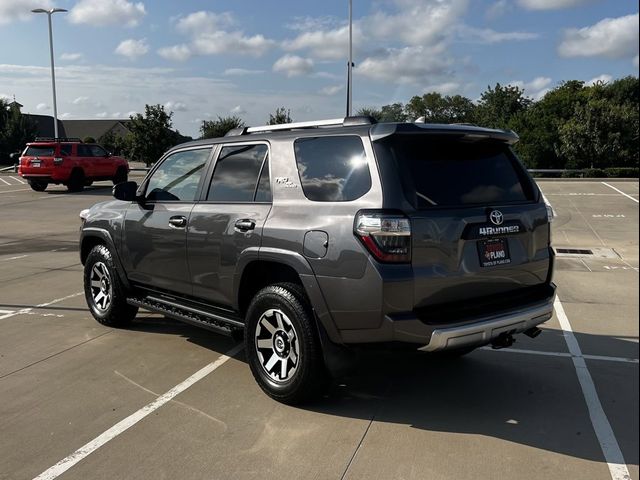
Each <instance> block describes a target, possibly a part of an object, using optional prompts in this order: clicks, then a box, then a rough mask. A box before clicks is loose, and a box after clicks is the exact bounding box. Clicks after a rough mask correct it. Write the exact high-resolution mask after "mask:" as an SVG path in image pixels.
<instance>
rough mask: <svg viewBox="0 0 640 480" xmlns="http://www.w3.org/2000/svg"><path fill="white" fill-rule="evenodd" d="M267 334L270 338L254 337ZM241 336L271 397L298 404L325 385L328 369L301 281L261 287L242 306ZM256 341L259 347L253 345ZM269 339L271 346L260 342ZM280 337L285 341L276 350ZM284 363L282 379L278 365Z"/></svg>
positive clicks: (256, 374) (251, 363)
mask: <svg viewBox="0 0 640 480" xmlns="http://www.w3.org/2000/svg"><path fill="white" fill-rule="evenodd" d="M264 322H268V323H269V325H271V327H272V328H273V330H271V329H268V328H265V327H264V325H265V323H264ZM269 335H271V337H270V338H259V337H262V336H266V337H269ZM283 339H284V340H283ZM244 341H245V352H246V356H247V361H248V363H249V367H250V368H251V373H252V374H253V377H254V378H255V379H256V382H257V383H258V385H259V386H260V388H262V390H263V391H264V392H265V393H266V394H267V395H269V396H270V397H271V398H273V399H274V400H277V401H279V402H282V403H286V404H288V405H294V404H300V403H303V402H305V401H309V400H311V399H313V398H315V397H317V396H319V395H320V394H322V393H323V392H324V390H325V389H326V388H327V386H328V384H329V374H328V372H327V369H326V367H325V365H324V359H323V356H322V347H321V345H320V339H319V338H318V331H317V328H316V325H315V321H314V319H313V314H312V312H311V308H310V306H309V303H308V300H307V298H306V295H305V294H304V291H303V290H302V288H301V287H300V286H298V285H296V284H292V283H279V284H275V285H270V286H268V287H265V288H263V289H262V290H260V291H259V292H258V293H257V294H256V295H255V297H254V298H253V300H252V301H251V304H250V305H249V309H248V310H247V316H246V327H245V335H244ZM261 342H262V343H263V347H259V346H258V345H259V344H260V343H261ZM269 342H272V345H273V346H272V347H271V348H269V347H264V344H265V343H269ZM279 343H280V344H282V343H284V344H285V345H284V346H283V347H282V350H281V351H278V350H277V349H278V347H277V345H278V344H279ZM285 356H286V357H285ZM294 356H295V358H296V360H294ZM274 359H275V363H273V362H274ZM270 364H271V368H270V369H269V370H268V367H269V365H270ZM283 364H284V365H285V366H284V367H283ZM279 368H280V371H279V372H278V371H277V370H278V369H279ZM287 369H289V370H288V371H287V374H286V375H284V379H283V375H282V371H283V370H287ZM290 372H291V373H290ZM289 373H290V374H289ZM275 377H279V378H275Z"/></svg>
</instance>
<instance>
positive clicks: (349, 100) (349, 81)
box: [347, 0, 353, 117]
mask: <svg viewBox="0 0 640 480" xmlns="http://www.w3.org/2000/svg"><path fill="white" fill-rule="evenodd" d="M352 86H353V0H349V63H348V65H347V117H350V116H351V112H352V108H353V88H352Z"/></svg>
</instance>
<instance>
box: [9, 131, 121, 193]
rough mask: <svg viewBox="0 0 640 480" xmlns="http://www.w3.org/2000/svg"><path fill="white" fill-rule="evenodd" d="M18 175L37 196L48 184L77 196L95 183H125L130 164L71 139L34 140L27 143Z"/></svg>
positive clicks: (93, 144)
mask: <svg viewBox="0 0 640 480" xmlns="http://www.w3.org/2000/svg"><path fill="white" fill-rule="evenodd" d="M18 173H19V174H20V176H21V177H23V178H24V179H25V180H27V181H28V182H29V185H30V186H31V188H32V189H33V190H35V191H36V192H43V191H44V190H45V189H46V188H47V186H48V185H49V184H50V183H54V184H56V185H60V184H62V185H66V187H67V188H68V189H69V191H70V192H79V191H82V190H83V189H84V187H85V186H87V185H91V184H92V183H93V182H94V181H99V180H111V181H113V184H114V185H116V184H118V183H121V182H126V181H127V179H128V176H129V163H128V162H127V161H126V160H125V159H124V158H121V157H117V156H113V155H111V153H109V152H108V151H107V150H105V149H104V148H103V147H101V146H100V145H98V144H96V143H83V142H82V141H80V139H72V138H57V139H56V138H36V140H35V141H34V142H31V143H27V147H26V148H25V150H24V152H23V153H22V156H21V157H20V163H19V166H18Z"/></svg>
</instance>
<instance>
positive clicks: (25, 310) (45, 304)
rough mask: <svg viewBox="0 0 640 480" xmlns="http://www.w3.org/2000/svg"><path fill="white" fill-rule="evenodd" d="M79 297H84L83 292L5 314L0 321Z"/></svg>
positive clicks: (0, 317) (0, 316)
mask: <svg viewBox="0 0 640 480" xmlns="http://www.w3.org/2000/svg"><path fill="white" fill-rule="evenodd" d="M80 295H84V292H76V293H72V294H71V295H67V296H66V297H62V298H56V299H55V300H51V301H50V302H46V303H41V304H39V305H36V306H34V307H28V308H23V309H21V310H17V311H15V312H11V313H7V314H5V315H0V320H4V319H5V318H9V317H15V316H16V315H23V314H25V313H29V312H31V310H33V309H34V308H43V307H48V306H49V305H53V304H54V303H60V302H63V301H65V300H69V299H70V298H74V297H78V296H80Z"/></svg>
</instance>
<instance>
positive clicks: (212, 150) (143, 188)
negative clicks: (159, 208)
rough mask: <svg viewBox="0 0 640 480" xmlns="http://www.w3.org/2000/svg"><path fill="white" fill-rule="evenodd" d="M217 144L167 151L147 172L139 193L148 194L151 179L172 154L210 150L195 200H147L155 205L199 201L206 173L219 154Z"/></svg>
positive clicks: (146, 201)
mask: <svg viewBox="0 0 640 480" xmlns="http://www.w3.org/2000/svg"><path fill="white" fill-rule="evenodd" d="M216 147H217V145H198V146H196V147H190V148H181V149H180V150H172V151H171V152H167V153H165V154H164V155H163V156H162V157H160V160H158V161H157V162H156V163H155V164H154V166H153V168H152V169H151V170H150V171H149V173H147V176H146V177H145V178H144V180H143V181H142V183H141V184H140V186H139V187H138V194H139V195H141V196H142V197H145V198H146V196H147V188H148V187H149V180H150V179H151V177H152V176H153V174H154V173H155V172H156V170H158V168H160V166H161V165H162V164H163V163H164V161H165V160H166V159H167V158H169V157H171V156H172V155H175V154H177V153H182V152H188V151H191V150H210V152H209V155H208V156H207V159H206V160H205V166H204V171H203V172H202V175H200V180H199V182H198V189H197V190H196V195H195V197H194V199H193V200H188V201H187V200H145V203H146V204H150V205H155V204H163V203H169V204H181V203H193V204H195V203H197V202H198V201H199V199H200V198H201V195H202V190H203V185H204V180H205V177H206V175H207V174H208V172H209V169H210V168H211V163H212V158H213V155H214V154H217V148H216Z"/></svg>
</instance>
